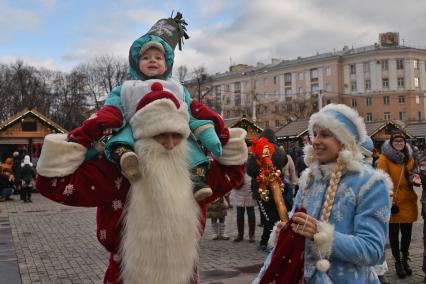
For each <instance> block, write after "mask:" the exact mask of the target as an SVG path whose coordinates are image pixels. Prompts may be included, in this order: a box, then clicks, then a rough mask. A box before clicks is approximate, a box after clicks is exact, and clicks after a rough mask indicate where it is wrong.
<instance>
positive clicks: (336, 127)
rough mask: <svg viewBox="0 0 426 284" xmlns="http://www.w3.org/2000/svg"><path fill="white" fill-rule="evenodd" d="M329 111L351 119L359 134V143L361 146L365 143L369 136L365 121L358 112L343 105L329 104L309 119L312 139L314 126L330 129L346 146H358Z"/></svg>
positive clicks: (350, 134)
mask: <svg viewBox="0 0 426 284" xmlns="http://www.w3.org/2000/svg"><path fill="white" fill-rule="evenodd" d="M328 110H333V111H336V112H339V113H341V114H343V115H344V116H346V117H347V118H348V119H350V120H351V121H352V123H353V124H354V125H355V127H356V131H357V132H358V136H359V141H357V142H358V143H359V144H362V143H364V141H365V137H366V136H367V130H366V128H365V123H364V120H363V119H362V118H361V117H360V116H359V114H358V112H357V111H356V110H354V109H352V108H350V107H348V106H346V105H343V104H338V105H337V104H329V105H327V106H325V107H324V108H322V109H321V110H320V111H319V112H317V113H315V114H313V115H312V116H311V118H310V119H309V134H310V136H311V139H312V138H313V129H314V126H315V125H317V126H319V127H322V128H326V129H329V130H330V131H331V132H333V134H334V135H335V136H336V138H337V139H339V141H340V142H342V143H343V144H345V145H349V144H356V141H355V138H354V136H353V134H352V133H350V132H349V131H348V129H347V128H346V126H345V125H344V124H343V123H342V122H340V121H339V120H337V119H335V118H334V117H333V116H331V115H329V114H327V113H326V112H327V111H328Z"/></svg>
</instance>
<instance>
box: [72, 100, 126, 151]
mask: <svg viewBox="0 0 426 284" xmlns="http://www.w3.org/2000/svg"><path fill="white" fill-rule="evenodd" d="M122 123H123V115H122V114H121V111H120V110H119V109H118V108H117V107H114V106H104V107H102V108H101V109H100V110H98V111H97V112H96V113H94V114H93V115H91V116H90V117H89V118H88V119H86V120H85V121H84V122H83V124H82V126H80V127H78V128H76V129H74V130H73V131H71V132H70V133H69V134H68V139H69V140H71V141H74V142H77V143H79V144H81V145H83V146H84V147H86V148H90V147H91V145H92V143H93V142H95V141H97V140H99V139H100V138H101V137H102V135H103V130H105V129H108V128H117V127H120V126H121V125H122Z"/></svg>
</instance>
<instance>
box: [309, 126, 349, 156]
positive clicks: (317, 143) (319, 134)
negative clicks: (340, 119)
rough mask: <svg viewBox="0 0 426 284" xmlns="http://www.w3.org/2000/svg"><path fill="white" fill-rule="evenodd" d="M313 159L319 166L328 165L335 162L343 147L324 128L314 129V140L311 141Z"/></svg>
mask: <svg viewBox="0 0 426 284" xmlns="http://www.w3.org/2000/svg"><path fill="white" fill-rule="evenodd" d="M312 146H313V147H314V155H315V159H316V160H318V162H319V163H320V164H328V163H331V162H334V161H336V160H337V157H338V155H339V152H340V150H342V148H343V145H342V143H340V141H339V140H337V138H336V137H335V136H334V134H333V133H332V132H331V131H330V130H328V129H325V128H320V127H317V126H316V127H314V138H313V140H312Z"/></svg>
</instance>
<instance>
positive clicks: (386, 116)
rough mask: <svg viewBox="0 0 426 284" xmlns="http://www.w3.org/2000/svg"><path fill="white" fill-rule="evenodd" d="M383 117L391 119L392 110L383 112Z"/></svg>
mask: <svg viewBox="0 0 426 284" xmlns="http://www.w3.org/2000/svg"><path fill="white" fill-rule="evenodd" d="M383 118H384V119H385V120H389V119H391V118H390V112H387V111H386V112H385V113H384V114H383Z"/></svg>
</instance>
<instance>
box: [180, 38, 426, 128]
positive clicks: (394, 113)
mask: <svg viewBox="0 0 426 284" xmlns="http://www.w3.org/2000/svg"><path fill="white" fill-rule="evenodd" d="M392 36H393V38H392ZM389 37H391V39H393V41H390V42H389ZM395 37H396V39H395ZM386 40H387V41H386ZM195 81H196V80H195ZM187 85H188V88H189V89H190V92H191V93H193V94H201V96H200V97H201V98H202V101H203V102H204V103H207V104H208V105H209V106H211V107H212V108H213V109H215V110H216V111H217V112H218V113H220V114H221V115H222V116H223V117H224V118H232V117H239V116H246V117H248V118H250V119H252V120H253V121H255V122H256V123H257V124H258V125H259V126H260V127H263V128H265V127H270V128H273V129H278V128H280V127H282V126H283V125H285V124H286V123H287V122H289V121H293V120H296V119H300V118H307V117H309V116H310V115H311V114H312V113H313V112H316V111H317V110H318V109H319V108H321V107H322V106H324V105H326V104H329V103H344V104H346V105H349V106H351V107H354V108H355V109H357V110H358V112H359V113H360V115H361V116H363V117H364V119H365V120H366V121H381V120H392V119H394V120H395V119H396V120H402V121H404V122H411V121H425V120H426V118H425V113H426V100H425V96H426V49H419V48H413V47H407V46H402V45H400V44H399V40H398V34H397V33H386V34H381V35H380V40H379V43H378V44H377V43H376V44H374V45H372V46H367V47H360V48H348V47H344V48H343V49H342V50H340V51H333V52H330V53H325V54H318V55H316V56H311V57H304V58H302V57H299V58H297V59H294V60H278V59H272V62H271V64H267V65H264V64H260V63H259V64H258V65H257V66H255V67H253V66H247V65H243V64H240V65H236V66H231V67H230V70H229V72H226V73H221V74H215V75H211V76H210V75H209V76H205V77H204V78H203V80H198V83H196V82H194V80H192V81H190V82H187Z"/></svg>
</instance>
